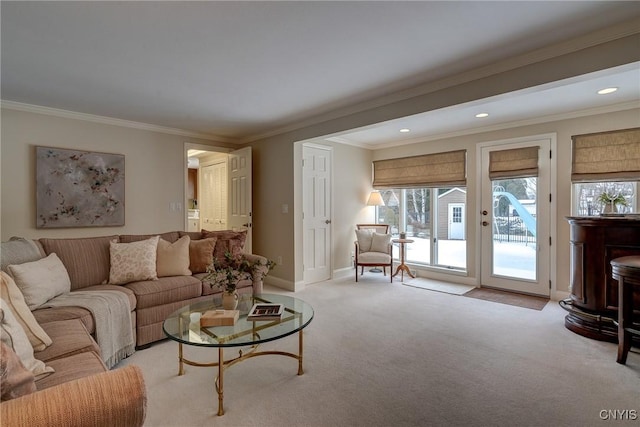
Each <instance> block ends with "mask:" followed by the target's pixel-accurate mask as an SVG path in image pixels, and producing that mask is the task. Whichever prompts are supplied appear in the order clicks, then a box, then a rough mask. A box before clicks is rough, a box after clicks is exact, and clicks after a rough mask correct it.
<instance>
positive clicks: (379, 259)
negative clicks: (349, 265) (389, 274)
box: [358, 252, 391, 265]
mask: <svg viewBox="0 0 640 427" xmlns="http://www.w3.org/2000/svg"><path fill="white" fill-rule="evenodd" d="M390 263H391V255H389V254H386V253H383V252H363V253H361V254H360V255H359V256H358V264H377V265H384V264H390Z"/></svg>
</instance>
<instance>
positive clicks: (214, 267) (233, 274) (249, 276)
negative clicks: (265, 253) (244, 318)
mask: <svg viewBox="0 0 640 427" xmlns="http://www.w3.org/2000/svg"><path fill="white" fill-rule="evenodd" d="M274 266H275V262H273V261H271V260H267V262H266V263H262V262H260V261H255V262H249V261H248V260H247V259H246V258H244V257H243V256H241V255H240V256H235V257H234V256H233V255H231V254H230V253H229V252H227V253H225V255H224V261H221V260H219V259H217V258H215V257H214V259H213V263H211V265H209V267H207V275H206V276H204V277H203V278H202V281H203V282H206V283H209V285H210V286H211V287H214V286H215V287H218V288H220V289H221V290H222V306H223V308H224V309H225V310H235V308H236V307H237V305H238V294H237V292H236V289H237V287H238V283H239V282H240V281H241V280H253V278H254V276H255V275H261V277H260V278H261V279H264V277H265V276H266V275H267V274H269V271H271V269H273V267H274Z"/></svg>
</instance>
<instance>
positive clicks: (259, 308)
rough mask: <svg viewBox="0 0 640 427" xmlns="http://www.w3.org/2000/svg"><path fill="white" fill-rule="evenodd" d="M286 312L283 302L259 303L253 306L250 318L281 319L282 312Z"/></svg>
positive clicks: (248, 316)
mask: <svg viewBox="0 0 640 427" xmlns="http://www.w3.org/2000/svg"><path fill="white" fill-rule="evenodd" d="M283 312H284V306H283V305H282V304H272V303H263V302H262V303H257V304H254V305H253V307H251V310H249V314H248V315H247V319H248V320H280V319H281V318H282V313H283Z"/></svg>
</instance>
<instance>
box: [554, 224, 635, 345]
mask: <svg viewBox="0 0 640 427" xmlns="http://www.w3.org/2000/svg"><path fill="white" fill-rule="evenodd" d="M567 220H568V221H569V224H570V225H571V238H570V239H571V242H570V243H571V266H570V272H571V277H570V285H571V297H570V301H563V302H562V303H561V305H563V307H564V308H565V309H567V311H569V314H568V315H567V316H566V317H565V326H566V327H567V328H568V329H570V330H571V331H573V332H576V333H578V334H580V335H584V336H587V337H589V338H594V339H598V340H603V341H611V342H617V341H618V330H617V326H616V325H615V324H614V323H613V320H617V318H618V281H617V280H615V279H614V278H613V277H612V274H611V264H610V262H611V260H612V259H614V258H619V257H622V256H628V255H640V219H636V218H629V217H568V218H567ZM634 307H640V293H639V292H636V293H635V294H634ZM638 314H639V313H637V312H636V313H635V317H636V318H637V316H638Z"/></svg>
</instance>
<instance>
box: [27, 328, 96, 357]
mask: <svg viewBox="0 0 640 427" xmlns="http://www.w3.org/2000/svg"><path fill="white" fill-rule="evenodd" d="M43 328H44V329H45V330H46V331H47V333H48V334H49V336H50V337H51V338H52V339H53V344H52V345H50V346H49V347H47V348H46V349H45V350H43V351H36V352H35V353H34V357H35V358H36V359H38V360H42V361H43V362H46V363H47V364H49V365H50V362H51V361H52V360H56V359H60V358H61V357H68V356H71V355H73V354H78V353H83V352H85V351H95V352H96V353H98V354H100V347H98V344H97V343H96V342H95V341H94V340H93V338H91V335H89V332H88V331H87V329H86V328H85V327H84V325H83V324H82V321H81V320H80V319H69V320H59V321H55V322H49V323H45V324H43Z"/></svg>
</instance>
